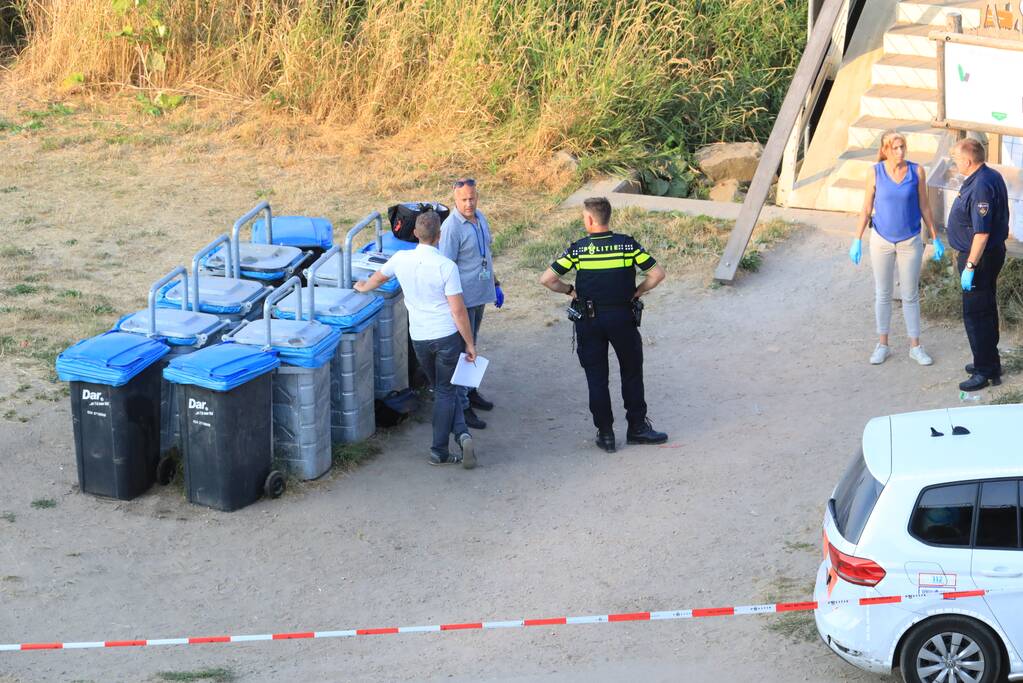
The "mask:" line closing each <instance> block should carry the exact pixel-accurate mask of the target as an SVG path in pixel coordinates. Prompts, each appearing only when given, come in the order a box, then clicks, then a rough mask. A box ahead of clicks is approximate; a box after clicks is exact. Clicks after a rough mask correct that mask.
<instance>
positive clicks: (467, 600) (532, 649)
mask: <svg viewBox="0 0 1023 683" xmlns="http://www.w3.org/2000/svg"><path fill="white" fill-rule="evenodd" d="M0 146H2V147H0V148H2V150H3V155H4V157H5V161H4V163H3V164H0V188H5V187H14V188H16V189H15V190H11V191H9V192H8V193H7V194H4V195H3V198H2V201H0V237H2V238H4V239H5V240H6V242H7V243H8V244H10V243H11V242H12V240H18V241H19V243H23V244H24V245H25V246H33V245H35V246H34V247H33V248H34V249H35V251H34V252H33V253H34V256H33V258H37V259H38V260H39V272H42V273H45V274H47V277H48V278H52V282H53V286H54V287H55V288H56V289H60V288H61V287H65V288H66V287H72V286H73V283H75V282H80V283H82V284H81V285H80V287H79V288H80V289H82V290H83V291H85V292H86V294H88V293H89V292H97V293H100V292H101V293H103V294H104V295H105V296H107V297H108V299H109V301H110V306H111V307H112V308H114V309H115V310H117V311H121V310H127V308H126V307H128V306H129V305H134V306H138V305H139V304H140V303H141V301H142V296H143V295H144V291H145V289H146V287H147V285H148V283H149V282H150V281H151V280H152V279H154V278H155V277H156V276H158V275H159V274H161V273H163V272H166V270H168V269H169V268H170V267H172V266H173V265H175V264H177V263H179V262H181V261H184V260H185V259H186V258H187V257H188V256H189V255H190V253H191V252H192V251H193V250H194V249H196V248H197V247H198V246H200V244H202V243H203V241H204V240H203V237H204V236H205V238H206V239H209V238H211V237H212V236H213V235H214V234H215V233H216V232H219V231H221V230H223V229H226V228H227V227H228V226H229V225H230V222H231V220H232V219H233V217H234V216H236V215H238V214H240V213H241V212H242V211H244V210H245V209H246V208H248V206H250V205H251V204H252V203H254V201H255V200H256V199H257V196H256V195H257V194H259V193H260V191H262V190H265V189H266V188H273V194H272V195H271V196H270V199H271V201H272V202H274V203H275V205H276V204H279V205H280V207H281V209H280V210H283V211H284V212H286V213H288V212H300V211H307V212H308V213H311V214H316V213H324V214H326V215H328V216H330V217H332V218H340V217H342V216H343V217H346V218H351V217H356V218H357V217H358V216H359V215H362V213H364V212H365V211H366V210H368V209H369V208H378V207H383V206H385V205H386V203H387V202H388V200H389V199H390V198H392V197H393V195H385V194H382V193H375V192H374V188H372V187H370V186H369V184H368V183H367V182H366V181H365V180H363V179H359V180H357V181H353V182H352V183H350V184H349V183H348V182H347V180H346V173H347V172H349V171H350V170H351V168H352V167H351V165H346V166H341V165H339V166H337V167H334V166H333V165H332V161H331V160H330V159H323V160H321V161H320V162H319V164H320V165H319V166H315V165H313V166H312V167H310V166H302V165H291V166H289V165H288V164H285V163H281V162H280V160H278V161H277V162H267V161H266V160H261V161H260V160H256V159H254V158H250V157H249V156H248V155H246V154H244V153H242V152H230V151H222V152H218V153H217V154H216V155H213V156H211V157H209V158H207V157H204V156H203V153H202V152H201V150H199V151H195V150H191V151H189V150H184V149H176V148H175V146H174V145H170V146H166V145H164V146H159V147H155V148H145V147H140V146H137V145H136V146H131V147H127V148H125V147H120V146H117V147H103V146H102V145H101V144H100V143H94V142H90V143H88V144H85V145H84V146H72V147H64V148H57V149H49V150H46V149H42V148H41V146H40V143H39V141H38V140H37V139H32V140H26V139H24V138H22V137H18V138H9V139H7V140H6V141H0ZM424 182H427V183H428V182H429V181H428V180H427V181H424ZM402 198H408V197H402ZM487 201H488V199H487V196H486V195H485V194H484V196H483V199H482V201H481V209H482V210H483V211H488V209H489V207H488V203H487ZM497 201H500V202H503V203H504V205H505V206H513V205H515V203H516V201H519V199H517V198H516V195H515V194H514V193H512V192H508V193H505V194H502V195H501V196H500V197H499V198H495V203H496V202H497ZM523 201H524V200H523ZM307 207H308V208H307ZM26 217H31V218H32V219H33V220H32V221H29V222H25V221H24V219H25V218H26ZM140 231H148V232H147V236H146V237H145V238H143V242H142V243H141V246H140V245H139V243H138V242H137V241H132V240H127V241H126V238H128V237H130V236H131V235H133V234H137V233H138V232H140ZM72 239H75V240H77V241H76V243H75V244H74V245H73V246H70V247H63V246H62V245H64V244H65V243H66V242H68V241H69V240H72ZM119 242H120V244H119ZM133 244H134V245H135V246H134V247H133V246H132V245H133ZM846 246H847V245H846V241H845V239H844V238H839V237H836V236H833V235H827V234H823V233H820V232H816V231H814V230H811V229H802V230H799V231H797V232H796V233H795V234H794V236H793V237H791V238H790V239H789V240H787V241H786V242H785V243H784V244H782V245H781V246H779V247H777V248H775V249H774V250H773V251H771V252H770V253H768V254H767V256H766V257H765V260H764V264H763V266H762V268H761V270H760V272H759V273H757V274H755V275H751V276H747V277H744V278H743V279H741V280H740V282H739V283H738V284H737V285H735V286H733V287H726V288H720V289H714V288H708V287H707V286H706V285H705V283H704V280H703V273H702V272H697V273H695V274H694V273H679V272H673V273H671V274H670V280H669V281H668V282H667V283H666V284H665V285H664V286H662V287H661V288H660V289H658V290H657V291H655V292H654V293H653V294H652V295H651V296H650V300H649V303H648V306H647V314H646V316H645V318H644V325H643V333H644V337H645V345H646V346H645V351H646V368H647V370H646V380H647V383H646V387H647V389H646V391H647V400H648V403H649V404H650V414H651V417H652V418H653V420H654V424H655V425H656V426H657V427H658V428H661V429H664V430H666V431H668V432H669V433H670V435H671V439H670V441H669V443H668V444H666V445H664V446H661V447H635V446H624V444H623V447H622V448H621V449H620V450H619V452H618V453H617V454H614V455H607V454H605V453H603V452H600V451H598V450H597V449H596V448H595V447H594V446H593V445H592V442H591V440H592V437H593V429H592V427H591V426H590V420H589V415H588V412H587V410H586V398H585V382H584V379H583V373H582V370H581V369H580V368H579V366H578V363H577V362H576V360H575V357H574V355H573V354H572V351H571V347H570V344H571V336H570V328H569V324H568V322H567V321H566V320H564V318H563V315H562V308H563V304H564V302H563V301H562V300H561V298H560V297H557V296H555V295H553V294H549V293H547V292H546V291H545V290H543V289H542V288H540V287H539V286H538V285H536V284H534V282H535V276H536V274H534V273H521V272H516V273H510V274H508V275H504V274H503V273H502V279H504V280H505V283H506V294H507V297H508V300H507V303H506V305H505V307H504V308H503V309H502V310H500V311H494V310H489V309H488V312H487V317H486V318H485V320H484V323H483V329H482V333H481V348H480V351H481V353H482V354H483V355H485V356H487V357H488V358H490V359H491V361H492V366H491V370H490V373H489V375H488V377H487V378H486V380H485V382H484V386H483V387H482V390H483V393H485V394H486V395H487V396H489V397H491V398H492V399H493V400H494V402H495V403H496V404H497V407H496V409H495V410H494V411H493V412H491V413H486V414H484V415H483V416H484V417H485V418H486V419H487V421H488V422H489V426H488V427H487V429H486V430H482V431H479V432H478V433H477V434H476V440H477V444H478V450H479V457H480V462H481V466H480V467H479V468H478V469H476V470H475V471H464V470H461V469H456V468H434V467H429V466H428V465H427V463H426V455H427V448H426V446H427V444H428V441H429V436H428V434H429V426H428V424H426V423H423V422H410V423H407V424H406V425H403V426H402V427H400V428H398V429H394V430H391V431H389V432H386V433H382V434H380V435H379V436H378V437H377V439H378V441H379V443H380V445H381V446H382V449H383V452H382V453H381V454H380V455H379V456H377V457H376V458H375V459H373V460H371V461H369V462H368V463H365V464H364V465H362V466H360V467H358V468H357V469H355V470H354V471H352V472H350V473H347V474H342V473H335V474H332V475H328V476H327V477H325V479H324V480H322V481H320V482H315V483H312V484H307V485H302V486H299V487H295V488H293V489H290V490H289V491H288V493H287V494H286V495H285V496H284V497H283V498H282V499H279V500H276V501H260V502H258V503H257V504H255V505H253V506H251V507H248V508H245V509H244V510H241V511H238V512H235V513H231V514H227V513H220V512H215V511H211V510H207V509H204V508H200V507H196V506H191V505H189V504H188V503H187V502H186V501H185V500H184V499H183V497H182V494H181V492H180V490H179V489H177V488H175V487H173V486H171V487H167V488H162V489H161V488H159V487H158V488H155V489H154V490H153V491H152V492H150V493H148V494H146V495H144V496H142V497H141V498H139V499H137V500H135V501H132V502H128V503H124V502H114V501H107V500H100V499H97V498H94V497H91V496H86V495H81V494H79V493H78V492H77V490H76V488H77V478H76V471H75V464H74V450H73V442H72V434H71V420H70V416H69V413H68V400H67V399H66V398H65V397H63V396H60V395H59V391H57V390H56V389H57V387H59V385H50V384H47V383H46V381H45V379H44V375H45V373H44V372H42V371H41V370H40V366H39V365H38V364H33V363H32V362H30V361H28V360H26V359H25V358H24V357H23V356H22V355H18V354H17V353H11V352H8V353H7V354H6V355H4V356H2V357H0V394H2V395H3V396H5V397H6V398H4V400H3V402H0V412H5V415H6V417H5V418H4V419H2V420H0V466H2V475H3V476H2V477H0V513H2V515H0V642H26V641H52V640H62V641H89V640H103V639H134V638H164V637H167V638H169V637H177V636H189V635H212V634H248V633H269V632H280V631H299V630H333V629H344V628H353V627H375V626H390V625H415V624H432V623H440V622H461V621H475V620H501V619H517V618H523V617H543V616H561V615H566V614H568V615H583V614H602V613H608V612H622V611H639V610H668V609H677V608H690V607H709V606H719V605H733V604H748V603H752V602H761V601H766V600H778V599H808V598H809V597H810V594H811V587H812V581H813V576H814V572H815V570H816V567H817V564H818V562H819V559H820V546H819V544H820V532H819V524H820V519H821V514H822V510H823V506H824V503H825V500H826V498H827V496H828V494H829V492H830V490H831V488H832V486H833V485H834V483H835V481H836V480H837V478H838V476H839V475H840V473H841V471H842V469H843V467H844V466H845V464H846V463H847V461H848V459H849V457H850V456H851V454H852V453H853V452H854V451H855V449H856V448H857V446H858V442H859V438H860V434H861V431H862V428H863V425H864V424H865V422H866V421H867V420H868V419H869V418H870V417H872V416H875V415H883V414H888V413H892V412H900V411H908V410H916V409H926V408H935V407H941V406H951V405H955V404H958V402H959V398H958V391H957V389H956V383H957V382H958V381H959V380H960V379H961V378H962V364H963V362H964V361H965V360H967V351H966V343H965V338H964V334H963V332H962V330H961V329H960V328H957V327H944V326H934V325H927V326H925V329H924V332H923V340H924V343H925V345H926V347H927V349H928V351H929V352H930V353H931V355H933V356H934V358H935V365H934V366H932V367H929V368H921V367H919V366H917V365H916V364H915V363H913V362H912V361H911V360H910V359H909V357H908V355H907V353H906V349H905V348H903V347H904V346H906V341H905V338H904V336H903V334H902V332H901V331H902V329H903V328H902V322H901V317H900V315H899V313H896V316H895V318H896V319H895V321H894V325H895V326H894V330H895V335H894V337H893V344H894V345H895V349H896V353H895V355H894V357H893V358H891V359H890V360H889V361H888V362H886V363H885V364H884V365H882V366H880V367H872V366H870V365H868V364H867V357H868V355H869V353H870V351H871V350H872V348H873V344H874V339H873V322H872V320H873V314H872V309H871V306H872V304H871V297H872V283H871V279H870V274H869V266H868V265H867V264H864V265H861V266H860V267H859V268H854V267H852V266H851V265H850V264H849V262H848V258H847V256H846V255H845V248H846ZM101 251H102V252H103V253H108V254H109V255H108V256H106V257H104V258H102V259H99V258H98V257H97V254H98V253H99V252H101ZM24 272H27V271H26V270H25V269H24V268H23V270H19V271H18V274H19V276H20V274H23V273H24ZM499 272H500V270H499ZM10 277H13V276H10ZM46 281H47V282H49V281H50V280H46ZM3 285H4V287H3V288H0V292H7V294H6V295H5V294H3V293H0V297H3V302H2V305H3V306H7V307H9V308H10V307H14V306H17V305H18V303H17V301H15V297H13V296H10V293H9V292H10V290H9V287H10V286H11V282H5V283H3ZM44 303H45V302H44ZM62 315H63V314H62ZM113 317H114V316H112V315H110V314H106V318H104V319H103V323H104V324H108V323H109V322H110V321H111V320H112V318H113ZM56 318H57V319H54V320H52V324H53V325H55V326H57V327H59V326H60V325H62V324H64V325H65V328H66V326H67V325H66V323H67V321H64V322H63V323H62V321H61V319H60V316H57V317H56ZM12 320H14V318H13V317H12V318H8V322H6V323H4V324H5V326H7V328H8V329H5V330H4V332H5V333H7V332H10V329H9V326H10V325H11V324H12V323H11V322H10V321H12ZM19 320H20V319H19ZM41 320H43V321H44V322H46V321H47V320H48V319H47V318H45V317H42V318H41ZM1010 383H1011V382H1010ZM612 391H613V392H616V391H617V389H616V388H613V389H612ZM618 414H619V415H620V416H621V415H622V411H621V408H620V407H619V408H618ZM619 424H622V421H621V419H620V423H619ZM619 440H620V441H623V440H624V426H620V427H619ZM47 499H52V501H53V502H54V503H55V505H54V506H53V507H40V501H43V500H47ZM33 502H36V505H33ZM206 668H223V669H226V670H227V671H229V672H230V673H231V674H232V675H233V677H234V679H235V680H239V681H253V682H255V681H280V680H289V681H341V680H344V681H440V680H444V681H460V682H461V681H465V682H468V681H480V680H495V681H517V682H525V681H580V682H581V681H620V680H626V679H632V680H643V681H679V680H685V681H710V680H717V681H776V682H783V681H784V682H788V681H871V680H877V679H876V678H874V677H871V676H868V675H867V674H864V673H860V672H858V671H857V670H855V669H853V668H851V667H849V666H847V665H846V664H844V663H843V662H841V661H840V660H839V659H838V658H837V657H835V656H834V655H832V654H831V653H830V652H829V651H828V650H827V648H825V647H824V646H823V645H822V644H821V643H820V642H819V641H818V640H817V639H816V633H815V631H814V629H813V628H812V626H811V625H809V623H808V619H807V615H788V616H786V617H780V616H760V617H737V618H721V619H702V620H697V621H675V622H661V623H631V624H630V623H624V624H613V625H601V626H561V627H551V628H535V629H529V630H504V631H491V632H455V633H445V634H417V635H400V636H383V637H377V638H360V639H344V640H325V641H291V642H263V643H252V644H241V645H205V646H190V647H166V648H152V649H137V650H134V649H133V650H116V651H107V650H83V651H59V652H36V653H5V654H2V655H0V681H3V683H9V682H11V681H156V680H163V679H161V678H159V672H188V671H192V672H194V671H196V670H200V669H206Z"/></svg>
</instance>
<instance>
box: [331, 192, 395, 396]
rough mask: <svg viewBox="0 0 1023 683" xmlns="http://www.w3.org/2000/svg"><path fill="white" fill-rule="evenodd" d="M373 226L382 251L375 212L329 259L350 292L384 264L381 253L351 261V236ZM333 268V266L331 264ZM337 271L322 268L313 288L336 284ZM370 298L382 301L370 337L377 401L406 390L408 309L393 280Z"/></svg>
mask: <svg viewBox="0 0 1023 683" xmlns="http://www.w3.org/2000/svg"><path fill="white" fill-rule="evenodd" d="M370 225H374V226H375V229H376V238H377V245H378V246H381V247H382V239H383V237H382V236H383V219H382V218H381V216H380V214H379V213H378V212H376V211H374V212H373V213H371V214H369V215H368V216H366V217H365V218H363V219H362V220H361V221H359V222H358V223H356V224H355V225H354V226H353V227H352V229H351V230H349V231H348V234H347V235H345V245H344V251H343V252H342V253H341V254H335V255H334V256H333V257H332V260H333V259H338V260H340V261H341V264H342V269H341V276H340V277H341V282H342V283H343V284H342V286H343V287H345V288H349V289H350V288H351V286H352V283H354V282H355V281H356V280H366V279H368V278H369V277H370V275H372V274H373V273H374V272H376V271H377V270H379V269H380V266H382V265H383V264H384V263H386V262H387V257H386V256H384V255H383V253H382V252H365V253H364V252H360V253H359V254H358V257H357V258H353V254H352V242H353V240H354V239H355V236H356V235H357V234H358V233H359V232H361V231H362V230H364V229H366V228H367V227H369V226H370ZM333 265H335V266H336V264H333ZM336 272H337V269H336V268H334V267H332V264H331V263H327V264H325V267H324V268H322V269H321V271H320V274H318V275H317V280H316V283H317V284H322V285H330V284H334V285H335V286H336V283H337V275H336ZM373 294H374V295H376V296H378V297H380V298H381V299H383V301H384V306H383V308H382V309H381V310H380V315H379V316H378V318H377V324H376V328H375V330H376V331H375V333H374V345H375V347H376V352H375V354H374V370H373V372H374V384H375V393H376V397H377V398H384V397H385V396H387V395H388V394H390V393H391V392H394V391H401V390H402V389H407V388H408V385H409V383H408V363H409V358H408V309H407V308H405V298H404V296H403V295H402V293H401V286H400V285H399V284H398V279H397V278H391V280H390V281H388V282H387V283H385V284H384V285H382V286H381V287H378V288H377V289H375V290H374V291H373Z"/></svg>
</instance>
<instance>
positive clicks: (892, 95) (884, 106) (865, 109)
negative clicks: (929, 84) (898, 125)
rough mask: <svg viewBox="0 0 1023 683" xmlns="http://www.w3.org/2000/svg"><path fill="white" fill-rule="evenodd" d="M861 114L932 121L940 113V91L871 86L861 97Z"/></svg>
mask: <svg viewBox="0 0 1023 683" xmlns="http://www.w3.org/2000/svg"><path fill="white" fill-rule="evenodd" d="M860 114H861V115H863V116H876V117H878V118H884V119H900V120H903V121H926V122H930V121H931V120H933V119H934V117H936V116H937V115H938V92H937V91H936V90H926V89H924V88H906V87H903V86H898V85H875V86H871V88H870V89H869V90H867V92H865V93H863V96H862V97H861V98H860Z"/></svg>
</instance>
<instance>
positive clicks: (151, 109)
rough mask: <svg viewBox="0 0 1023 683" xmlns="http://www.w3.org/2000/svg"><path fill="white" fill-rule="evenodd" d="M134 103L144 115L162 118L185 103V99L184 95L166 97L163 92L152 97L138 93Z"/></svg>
mask: <svg viewBox="0 0 1023 683" xmlns="http://www.w3.org/2000/svg"><path fill="white" fill-rule="evenodd" d="M135 101H136V102H137V103H138V105H139V108H140V109H141V110H142V111H143V112H144V113H146V114H149V115H150V116H163V115H164V114H165V113H167V112H169V111H171V110H172V109H176V108H177V107H179V106H180V105H181V103H182V102H184V101H185V97H184V95H168V94H167V93H164V92H158V93H156V95H153V96H149V95H146V94H145V93H139V94H138V95H136V96H135Z"/></svg>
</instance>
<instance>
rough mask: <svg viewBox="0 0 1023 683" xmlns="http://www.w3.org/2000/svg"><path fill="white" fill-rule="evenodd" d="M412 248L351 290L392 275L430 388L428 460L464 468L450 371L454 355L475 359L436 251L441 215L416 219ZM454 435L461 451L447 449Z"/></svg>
mask: <svg viewBox="0 0 1023 683" xmlns="http://www.w3.org/2000/svg"><path fill="white" fill-rule="evenodd" d="M415 234H416V237H417V238H418V239H419V245H418V246H416V248H415V249H411V250H405V251H399V252H397V253H396V254H395V255H394V256H392V257H391V258H390V259H389V260H388V261H387V263H385V264H384V265H383V266H382V267H381V268H380V270H379V271H377V272H376V273H373V275H372V276H371V277H370V278H369V279H368V280H366V281H364V282H357V283H356V284H355V289H356V291H359V292H368V291H370V290H373V289H376V288H377V287H379V286H380V285H382V284H384V283H385V282H387V281H388V280H389V279H391V277H397V278H398V282H399V283H400V284H401V291H402V293H403V294H404V295H405V306H406V307H407V308H408V323H409V336H410V337H411V338H412V347H413V348H414V349H415V352H416V357H417V358H418V359H419V364H420V366H422V369H423V372H425V373H426V376H427V377H428V378H429V380H430V384H431V386H432V387H433V396H434V402H433V445H432V446H431V447H430V464H431V465H457V464H458V463H461V464H462V467H464V468H465V469H467V470H469V469H472V468H473V467H475V466H476V452H475V450H474V449H473V443H472V436H470V434H469V430H468V429H467V428H466V426H465V416H464V414H463V411H462V409H461V405H460V402H459V396H458V394H457V392H456V389H455V386H454V385H453V384H451V376H452V375H453V374H454V372H455V366H456V365H457V364H458V357H459V354H461V353H462V351H463V350H464V351H465V356H466V359H467V360H469V361H473V360H476V345H475V344H474V343H473V336H472V327H470V325H469V314H468V313H467V312H466V309H465V301H464V300H463V298H462V283H461V280H459V277H458V267H457V266H456V265H455V263H454V261H452V260H451V259H449V258H447V257H445V256H444V255H443V254H441V253H440V251H438V250H437V243H438V242H439V241H440V216H438V215H437V213H436V212H435V211H427V212H426V213H423V214H421V215H420V216H419V217H418V218H417V219H416V228H415ZM451 434H454V436H455V442H456V443H457V444H458V446H459V448H460V449H461V454H455V453H451V452H450V451H449V450H448V443H449V435H451Z"/></svg>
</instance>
